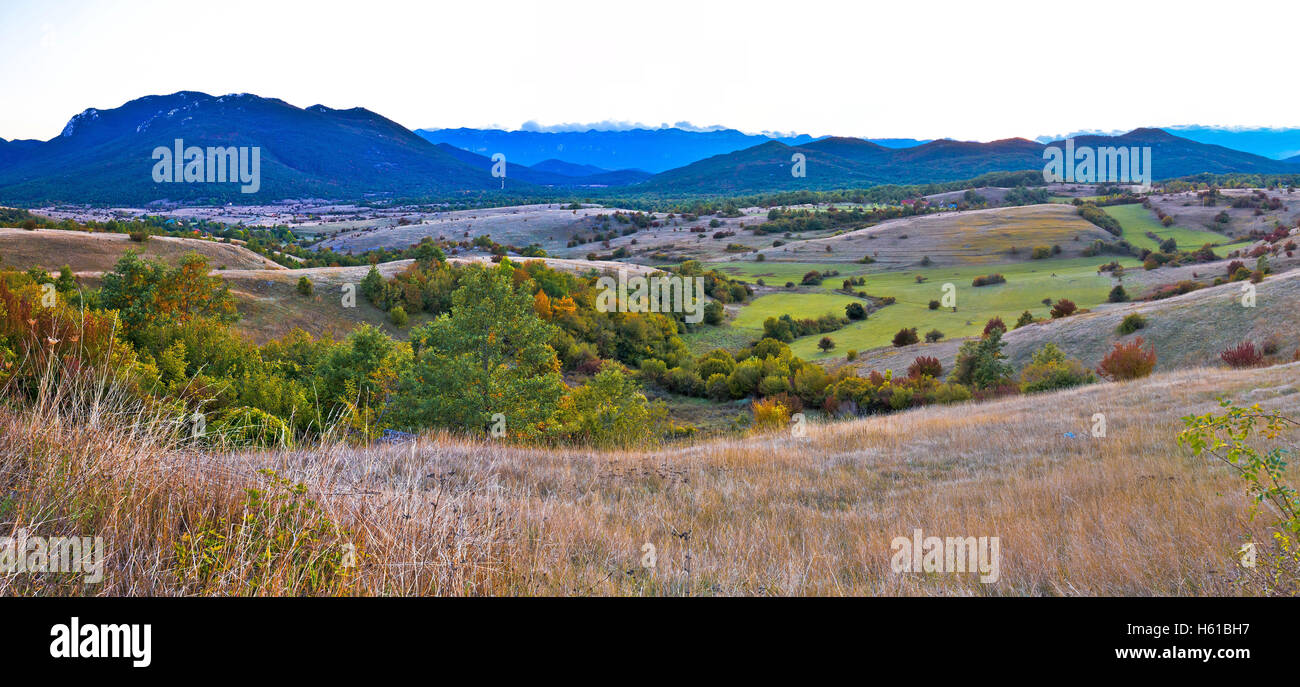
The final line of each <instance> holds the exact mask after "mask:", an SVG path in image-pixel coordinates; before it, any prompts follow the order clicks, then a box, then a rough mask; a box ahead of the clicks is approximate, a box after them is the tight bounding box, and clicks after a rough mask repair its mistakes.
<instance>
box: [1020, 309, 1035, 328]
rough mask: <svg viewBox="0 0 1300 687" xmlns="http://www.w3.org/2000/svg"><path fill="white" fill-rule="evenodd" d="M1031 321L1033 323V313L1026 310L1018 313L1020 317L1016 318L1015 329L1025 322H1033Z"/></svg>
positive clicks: (1025, 323)
mask: <svg viewBox="0 0 1300 687" xmlns="http://www.w3.org/2000/svg"><path fill="white" fill-rule="evenodd" d="M1033 323H1034V315H1033V313H1031V312H1029V311H1028V310H1026V311H1024V312H1022V313H1020V319H1018V320H1016V329H1020V328H1021V327H1023V326H1025V325H1027V324H1033Z"/></svg>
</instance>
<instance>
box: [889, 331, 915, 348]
mask: <svg viewBox="0 0 1300 687" xmlns="http://www.w3.org/2000/svg"><path fill="white" fill-rule="evenodd" d="M920 340H921V339H920V337H919V336H917V334H916V328H915V327H913V328H911V329H908V328H906V327H904V328H902V329H900V330H898V333H897V334H895V335H894V347H896V348H901V347H903V346H911V345H912V344H914V343H916V342H918V341H920Z"/></svg>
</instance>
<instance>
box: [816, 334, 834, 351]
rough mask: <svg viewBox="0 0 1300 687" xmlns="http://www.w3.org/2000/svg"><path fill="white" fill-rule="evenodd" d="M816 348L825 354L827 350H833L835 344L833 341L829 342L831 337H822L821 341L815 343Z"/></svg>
mask: <svg viewBox="0 0 1300 687" xmlns="http://www.w3.org/2000/svg"><path fill="white" fill-rule="evenodd" d="M817 348H820V349H822V352H823V353H825V352H826V351H829V350H831V349H832V348H835V342H834V341H833V340H831V337H829V336H823V337H822V338H821V341H818V342H817Z"/></svg>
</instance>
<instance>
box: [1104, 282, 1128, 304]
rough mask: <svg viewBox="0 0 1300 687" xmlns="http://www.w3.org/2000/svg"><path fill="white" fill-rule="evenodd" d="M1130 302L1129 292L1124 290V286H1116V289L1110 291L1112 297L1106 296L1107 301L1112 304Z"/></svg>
mask: <svg viewBox="0 0 1300 687" xmlns="http://www.w3.org/2000/svg"><path fill="white" fill-rule="evenodd" d="M1127 300H1128V292H1127V291H1125V290H1124V285H1123V284H1116V285H1115V288H1113V289H1111V290H1110V295H1108V296H1106V301H1107V302H1110V303H1123V302H1124V301H1127Z"/></svg>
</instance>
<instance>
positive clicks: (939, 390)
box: [931, 383, 971, 404]
mask: <svg viewBox="0 0 1300 687" xmlns="http://www.w3.org/2000/svg"><path fill="white" fill-rule="evenodd" d="M931 398H932V399H933V400H934V402H935V403H943V404H948V403H960V402H961V401H969V400H970V399H971V393H970V389H968V388H966V387H964V386H962V385H961V384H951V383H945V384H940V385H939V386H937V387H935V388H934V392H933V393H932V394H931Z"/></svg>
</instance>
